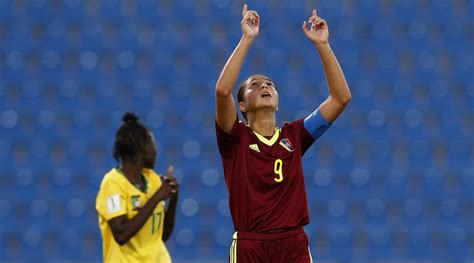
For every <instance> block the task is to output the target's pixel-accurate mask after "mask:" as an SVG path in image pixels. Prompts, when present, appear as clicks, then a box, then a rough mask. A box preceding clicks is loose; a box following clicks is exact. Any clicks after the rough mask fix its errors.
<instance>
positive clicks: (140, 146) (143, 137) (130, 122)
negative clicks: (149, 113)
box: [113, 112, 151, 163]
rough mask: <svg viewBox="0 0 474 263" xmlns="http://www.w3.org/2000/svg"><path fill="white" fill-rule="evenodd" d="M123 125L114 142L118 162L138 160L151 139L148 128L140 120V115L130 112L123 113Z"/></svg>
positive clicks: (114, 153)
mask: <svg viewBox="0 0 474 263" xmlns="http://www.w3.org/2000/svg"><path fill="white" fill-rule="evenodd" d="M122 121H123V122H124V123H123V124H122V126H120V128H119V129H118V130H117V133H116V135H115V143H114V152H113V155H114V158H115V160H117V161H118V162H122V163H123V162H124V161H136V160H138V156H139V154H140V153H142V152H143V151H144V150H145V146H146V144H147V143H148V142H149V140H151V137H150V134H149V132H148V129H147V128H145V126H143V125H142V124H141V123H140V122H138V117H137V116H136V115H135V114H133V113H130V112H127V113H125V114H124V115H123V117H122Z"/></svg>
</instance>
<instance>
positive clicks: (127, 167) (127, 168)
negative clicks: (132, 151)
mask: <svg viewBox="0 0 474 263" xmlns="http://www.w3.org/2000/svg"><path fill="white" fill-rule="evenodd" d="M122 172H123V174H124V175H125V177H127V179H128V180H129V181H130V182H132V183H136V182H139V181H140V180H141V174H142V166H141V165H137V164H136V163H129V162H125V163H123V164H122Z"/></svg>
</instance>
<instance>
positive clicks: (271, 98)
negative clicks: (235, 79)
mask: <svg viewBox="0 0 474 263" xmlns="http://www.w3.org/2000/svg"><path fill="white" fill-rule="evenodd" d="M238 97H239V98H238V99H239V106H240V110H241V111H242V112H243V113H248V112H249V111H255V110H260V109H265V108H267V109H272V110H273V111H277V110H278V92H277V91H276V88H275V84H274V83H273V81H272V80H271V79H270V78H268V77H267V76H263V75H253V76H251V77H249V78H248V79H247V80H246V81H245V82H244V85H242V86H241V89H240V90H239V96H238Z"/></svg>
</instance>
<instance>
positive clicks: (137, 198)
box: [132, 195, 141, 208]
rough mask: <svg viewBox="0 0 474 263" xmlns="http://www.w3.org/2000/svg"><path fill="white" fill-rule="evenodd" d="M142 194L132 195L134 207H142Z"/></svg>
mask: <svg viewBox="0 0 474 263" xmlns="http://www.w3.org/2000/svg"><path fill="white" fill-rule="evenodd" d="M140 205H141V203H140V196H139V195H132V206H133V208H140Z"/></svg>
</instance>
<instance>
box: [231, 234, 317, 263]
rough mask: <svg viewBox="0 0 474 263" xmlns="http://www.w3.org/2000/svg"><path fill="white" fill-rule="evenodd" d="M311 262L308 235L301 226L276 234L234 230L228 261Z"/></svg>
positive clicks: (234, 262) (255, 262)
mask: <svg viewBox="0 0 474 263" xmlns="http://www.w3.org/2000/svg"><path fill="white" fill-rule="evenodd" d="M236 262H238V263H242V262H245V263H260V262H269V263H270V262H271V263H278V262H282V263H283V262H285V263H286V262H294V263H303V262H304V263H310V262H313V260H312V258H311V253H310V251H309V244H308V237H307V236H306V234H305V232H304V230H303V228H302V227H298V228H295V229H292V230H289V231H286V232H283V233H278V234H263V233H250V232H236V233H235V234H234V240H233V242H232V245H231V247H230V263H236Z"/></svg>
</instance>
